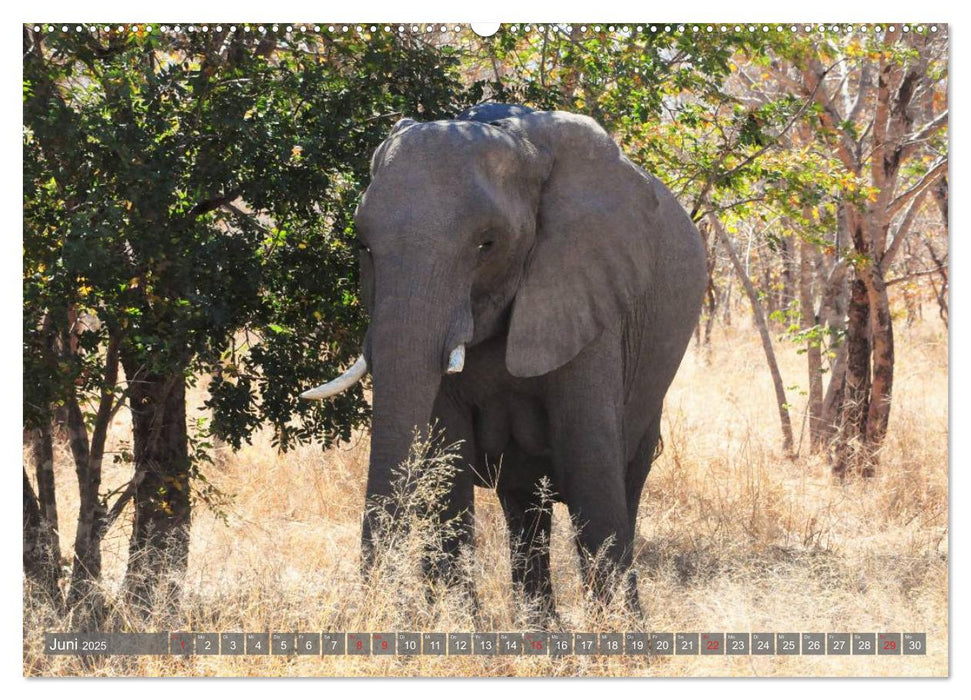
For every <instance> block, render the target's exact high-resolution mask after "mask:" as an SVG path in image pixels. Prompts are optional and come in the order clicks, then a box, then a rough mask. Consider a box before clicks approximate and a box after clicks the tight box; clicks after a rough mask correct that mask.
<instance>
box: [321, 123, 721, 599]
mask: <svg viewBox="0 0 971 700" xmlns="http://www.w3.org/2000/svg"><path fill="white" fill-rule="evenodd" d="M371 174H372V181H371V184H370V186H369V187H368V188H367V191H366V192H365V194H364V197H363V199H362V200H361V203H360V206H359V208H358V211H357V214H356V229H357V233H358V237H359V242H360V249H361V253H360V265H361V285H362V297H363V299H364V301H365V303H366V305H367V309H368V311H369V313H370V317H371V325H370V329H369V331H368V334H367V337H366V340H365V347H364V353H363V354H362V356H361V358H360V359H359V360H358V361H357V363H355V365H354V366H353V367H351V369H350V370H348V372H347V373H345V375H344V376H342V377H340V378H339V379H336V380H334V381H333V382H331V383H329V384H326V385H323V386H321V387H317V388H316V389H312V390H310V391H308V392H306V393H305V394H303V396H304V397H305V398H312V399H320V398H325V397H327V396H330V395H332V394H334V393H336V392H338V391H342V390H343V389H345V388H347V387H348V386H350V385H351V384H353V383H354V382H355V381H357V380H358V379H360V377H361V376H363V375H364V374H365V373H366V372H367V371H368V370H370V371H371V373H372V380H373V427H372V435H371V456H370V465H369V469H368V480H367V498H368V504H367V507H366V509H365V518H364V528H363V548H364V553H365V560H367V557H368V552H369V551H370V544H371V542H372V541H373V538H374V537H375V536H376V532H375V528H376V522H377V520H376V519H375V517H374V513H375V511H374V510H373V509H374V508H375V507H378V506H376V505H375V504H377V503H379V502H381V501H383V500H386V499H382V497H387V496H388V495H389V494H390V493H391V488H392V479H391V477H392V470H393V468H394V467H395V466H396V465H398V464H399V463H401V462H402V460H404V459H405V457H406V455H407V453H408V450H409V444H410V441H411V440H412V437H413V435H414V430H415V428H416V427H417V426H425V425H428V424H429V423H432V422H435V423H437V424H438V426H440V427H441V428H442V429H443V431H444V438H443V439H444V441H445V442H446V443H448V444H451V443H455V442H458V441H461V448H460V449H461V451H460V468H459V471H458V473H457V475H456V477H455V479H454V482H453V483H452V485H451V490H450V493H449V494H448V496H447V499H446V500H447V502H446V503H444V504H443V506H444V511H445V516H444V517H449V518H451V517H458V518H459V519H460V522H461V523H462V527H460V528H459V529H458V531H457V532H456V535H455V537H454V538H452V539H451V540H450V541H449V543H448V550H449V552H450V553H451V554H452V555H453V556H454V554H455V553H456V552H458V551H459V549H460V548H461V547H462V546H463V545H467V544H469V543H470V542H471V538H472V513H473V491H474V487H475V486H494V487H495V488H496V491H497V494H498V497H499V500H500V502H501V504H502V508H503V511H504V514H505V517H506V521H507V524H508V527H509V533H510V541H511V546H512V549H513V578H514V581H515V582H516V583H517V584H520V585H521V586H522V587H523V589H524V590H525V592H526V593H527V594H528V595H529V596H530V597H531V598H533V599H534V600H535V601H537V602H538V603H539V604H540V605H541V606H542V608H543V609H544V610H545V611H546V612H548V613H551V614H552V613H553V611H554V602H553V591H552V587H551V583H550V566H549V548H548V542H549V535H550V526H551V509H550V508H549V507H548V506H547V505H545V504H544V503H542V497H541V495H540V492H539V488H538V486H539V483H540V481H541V480H543V479H544V477H545V478H546V479H548V484H549V485H551V486H552V491H553V498H554V500H558V501H562V502H564V503H565V504H566V505H567V507H568V509H569V512H570V515H571V517H572V519H573V521H574V523H575V525H576V529H577V533H578V534H577V545H578V549H579V550H580V552H581V560H582V561H583V562H584V564H583V566H584V568H585V573H586V574H587V577H586V580H587V581H590V582H591V584H590V585H592V586H593V588H594V591H595V593H596V594H597V595H599V596H601V597H604V596H607V595H608V591H607V590H606V585H605V582H607V581H608V580H609V578H610V576H609V574H610V573H611V572H613V571H616V570H618V568H619V570H622V571H625V572H628V575H629V576H632V575H633V574H632V568H631V566H630V565H631V563H632V548H633V541H634V533H635V523H636V518H637V506H638V502H639V500H640V496H641V490H642V488H643V485H644V481H645V479H646V478H647V474H648V472H649V471H650V468H651V462H652V460H653V458H654V455H655V450H656V448H657V445H658V441H659V437H660V427H661V407H662V403H663V400H664V395H665V393H666V391H667V389H668V387H669V385H670V384H671V381H672V379H673V378H674V375H675V372H676V371H677V369H678V365H679V364H680V362H681V359H682V356H683V354H684V351H685V348H686V346H687V343H688V341H689V339H690V336H691V334H692V331H693V329H694V327H695V324H696V323H697V319H698V314H699V310H700V307H701V299H702V293H703V290H704V288H705V280H706V267H705V251H704V247H703V245H702V240H701V237H700V236H699V234H698V231H697V230H696V228H695V227H694V225H693V224H692V222H691V220H690V218H689V217H688V215H687V214H686V213H685V211H684V209H683V208H682V207H681V206H680V205H679V204H678V202H677V200H676V199H675V198H674V196H673V195H672V194H671V192H670V191H669V190H668V189H666V188H665V187H664V185H662V184H661V183H660V182H659V181H658V180H657V179H656V178H654V177H653V176H651V175H649V174H648V173H646V172H644V171H643V170H641V169H640V168H639V167H637V166H636V165H634V164H633V163H631V162H630V161H629V160H628V159H627V158H626V157H625V156H624V155H623V154H622V153H621V151H620V150H619V148H618V147H617V145H616V144H615V143H614V142H613V140H612V139H611V138H610V136H609V135H608V134H607V133H606V132H605V131H604V130H603V129H602V128H601V127H600V126H599V125H598V124H597V123H596V122H595V121H594V120H592V119H590V118H588V117H585V116H580V115H576V114H570V113H566V112H534V111H532V110H530V109H528V108H525V107H519V106H515V105H499V104H485V105H478V106H476V107H474V108H471V109H469V110H467V111H466V112H464V113H463V114H462V115H460V117H459V118H458V119H456V120H450V121H436V122H429V123H417V122H415V121H413V120H411V119H402V120H401V121H400V122H398V124H397V125H395V127H394V129H393V130H392V132H391V134H390V135H389V136H388V138H387V140H386V141H384V143H382V144H381V146H380V147H379V148H378V149H377V151H376V152H375V154H374V157H373V160H372V166H371ZM497 464H501V468H499V469H496V465H497ZM488 474H492V475H498V476H497V477H496V480H495V483H488V482H490V481H491V479H490V478H484V477H483V475H488ZM598 552H599V553H600V555H601V556H599V557H593V556H592V555H593V554H596V553H598ZM631 583H632V584H633V585H630V586H629V588H628V594H629V596H630V602H631V603H632V605H634V606H635V607H639V604H638V601H637V590H636V580H631Z"/></svg>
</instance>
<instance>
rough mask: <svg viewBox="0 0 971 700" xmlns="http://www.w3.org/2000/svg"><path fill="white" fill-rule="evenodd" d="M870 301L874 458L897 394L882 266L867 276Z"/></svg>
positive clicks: (870, 444)
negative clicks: (894, 389) (891, 403)
mask: <svg viewBox="0 0 971 700" xmlns="http://www.w3.org/2000/svg"><path fill="white" fill-rule="evenodd" d="M866 280H867V297H868V298H869V300H870V313H871V315H870V326H871V328H870V338H871V343H872V358H873V365H872V369H871V372H872V375H871V376H872V379H871V382H870V404H869V406H868V408H867V419H866V433H865V435H864V436H865V441H866V445H867V448H868V451H869V452H870V454H871V456H875V454H876V452H877V451H878V450H879V449H880V447H881V446H882V445H883V440H884V438H885V437H886V436H887V426H888V425H889V423H890V401H891V396H892V394H893V368H894V344H893V319H892V318H891V316H890V299H889V297H888V296H887V285H886V283H885V282H884V279H883V274H882V273H881V271H880V266H879V265H870V266H869V267H868V269H867V273H866Z"/></svg>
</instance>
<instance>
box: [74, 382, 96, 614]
mask: <svg viewBox="0 0 971 700" xmlns="http://www.w3.org/2000/svg"><path fill="white" fill-rule="evenodd" d="M66 409H67V429H68V436H69V441H70V445H71V453H72V454H73V456H74V469H75V472H76V473H77V479H78V497H79V501H80V502H79V504H78V527H77V532H76V534H75V537H74V564H73V566H72V568H71V591H70V594H69V597H68V605H69V606H70V607H76V606H78V605H82V606H83V607H84V609H85V612H84V613H82V614H83V616H84V619H85V620H86V622H85V623H83V625H82V626H84V627H87V626H90V627H92V628H97V627H98V623H99V621H100V620H101V619H102V613H103V612H104V596H103V594H102V592H101V590H100V588H99V587H98V585H97V584H98V581H99V580H100V579H101V523H102V520H103V518H104V504H103V503H102V502H101V499H100V497H99V492H100V490H101V462H100V460H92V459H91V450H90V445H89V443H88V432H87V427H86V426H85V423H84V414H83V413H82V412H81V407H80V406H79V405H78V402H77V400H76V399H74V398H73V397H72V398H71V400H69V401H68V402H67V404H66Z"/></svg>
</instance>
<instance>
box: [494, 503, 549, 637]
mask: <svg viewBox="0 0 971 700" xmlns="http://www.w3.org/2000/svg"><path fill="white" fill-rule="evenodd" d="M538 487H539V485H538V484H537V490H536V491H535V492H533V493H529V492H526V491H523V490H521V489H508V490H504V489H502V488H501V487H500V488H499V489H497V494H498V496H499V502H500V503H501V504H502V511H503V513H504V515H505V516H506V525H507V526H508V528H509V545H510V550H511V555H512V578H513V583H514V584H516V586H517V587H521V588H522V590H523V593H524V594H525V596H526V600H527V604H528V605H529V606H530V608H531V609H533V610H535V611H536V612H537V613H538V614H539V616H540V618H541V619H540V622H541V624H543V625H545V624H548V623H549V622H551V621H553V620H555V618H556V602H555V600H554V597H553V582H552V579H551V577H550V535H551V530H552V518H553V503H552V502H550V501H549V500H548V499H547V498H545V497H544V496H543V495H542V494H541V493H540V492H539V488H538Z"/></svg>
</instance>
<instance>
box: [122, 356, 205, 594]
mask: <svg viewBox="0 0 971 700" xmlns="http://www.w3.org/2000/svg"><path fill="white" fill-rule="evenodd" d="M125 371H126V374H127V375H128V377H129V396H130V406H131V413H132V433H133V438H134V444H133V447H134V450H133V451H134V459H135V475H134V477H133V478H134V479H135V481H136V483H137V486H136V488H135V491H134V494H135V495H134V508H135V515H134V522H133V525H132V534H131V540H130V543H129V550H128V570H127V572H126V574H125V582H124V589H125V592H126V595H127V596H128V598H129V601H130V602H133V603H135V604H137V605H139V606H142V607H143V608H145V609H147V610H152V609H153V608H155V606H156V605H159V604H163V605H171V604H172V603H174V602H175V601H176V600H177V599H178V596H179V594H180V592H181V581H182V578H183V576H184V574H185V570H186V567H187V565H188V557H189V524H190V514H191V501H190V497H189V486H190V484H189V470H190V461H189V442H188V432H187V430H186V414H185V375H184V373H183V372H182V371H175V372H173V373H170V374H168V375H164V376H163V375H153V374H148V373H142V372H139V367H138V365H137V364H136V363H135V362H130V361H126V362H125Z"/></svg>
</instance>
